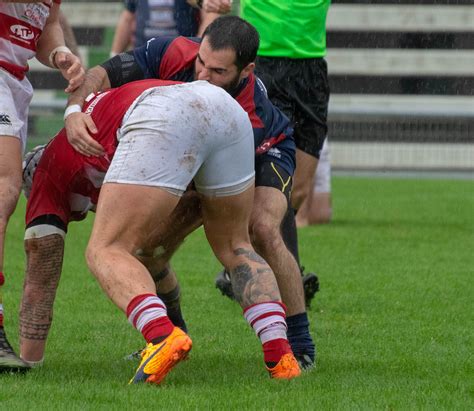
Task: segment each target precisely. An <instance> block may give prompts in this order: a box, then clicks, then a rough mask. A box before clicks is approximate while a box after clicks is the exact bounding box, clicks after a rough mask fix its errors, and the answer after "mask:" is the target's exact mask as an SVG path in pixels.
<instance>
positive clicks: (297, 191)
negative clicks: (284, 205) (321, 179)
mask: <svg viewBox="0 0 474 411" xmlns="http://www.w3.org/2000/svg"><path fill="white" fill-rule="evenodd" d="M309 194H310V185H308V184H295V185H294V186H293V190H292V192H291V206H292V207H293V208H294V209H296V210H298V209H299V208H300V207H301V205H302V204H303V202H304V200H305V199H306V198H307V197H308V196H309Z"/></svg>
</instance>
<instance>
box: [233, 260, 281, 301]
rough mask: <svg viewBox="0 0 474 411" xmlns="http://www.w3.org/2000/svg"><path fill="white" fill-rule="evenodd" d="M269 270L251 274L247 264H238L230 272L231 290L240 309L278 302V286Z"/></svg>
mask: <svg viewBox="0 0 474 411" xmlns="http://www.w3.org/2000/svg"><path fill="white" fill-rule="evenodd" d="M269 273H272V271H271V270H270V269H263V271H262V272H261V273H260V275H259V273H258V271H257V273H253V272H252V268H251V267H250V266H249V265H248V264H245V263H244V264H240V265H238V266H237V267H235V268H234V269H232V270H230V278H231V282H232V289H233V291H234V295H235V298H236V300H237V302H238V303H239V304H240V305H241V306H242V307H248V306H249V305H252V304H257V303H261V302H265V301H278V300H279V299H280V294H279V291H278V286H277V284H276V281H275V279H274V277H273V273H272V274H271V276H269V275H268V274H269Z"/></svg>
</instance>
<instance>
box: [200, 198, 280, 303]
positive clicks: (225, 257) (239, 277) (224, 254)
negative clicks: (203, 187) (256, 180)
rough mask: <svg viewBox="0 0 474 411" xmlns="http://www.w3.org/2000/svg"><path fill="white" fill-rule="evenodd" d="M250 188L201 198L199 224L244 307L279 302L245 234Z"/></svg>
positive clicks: (265, 266)
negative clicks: (242, 191) (201, 220)
mask: <svg viewBox="0 0 474 411" xmlns="http://www.w3.org/2000/svg"><path fill="white" fill-rule="evenodd" d="M252 203H253V189H251V190H247V191H245V192H244V193H242V194H239V195H235V196H229V197H217V198H207V197H203V200H202V204H203V224H204V229H205V231H206V236H207V239H208V240H209V244H210V245H211V247H212V249H213V251H214V254H215V255H216V257H217V258H218V259H219V261H220V262H221V263H222V264H223V265H224V266H225V267H227V268H228V269H229V272H230V275H231V281H232V288H233V290H234V293H235V296H236V299H237V301H238V302H239V304H240V305H241V306H242V307H243V308H245V307H248V306H250V305H252V304H257V303H262V302H266V301H281V299H280V293H279V291H278V285H277V282H276V280H275V276H274V274H273V272H272V270H271V268H270V267H269V265H268V264H267V263H266V262H265V260H264V259H263V258H261V257H260V256H259V255H258V254H257V253H256V252H255V251H254V249H253V247H252V245H251V243H250V238H249V234H248V228H247V227H248V224H249V220H250V212H251V207H249V204H252Z"/></svg>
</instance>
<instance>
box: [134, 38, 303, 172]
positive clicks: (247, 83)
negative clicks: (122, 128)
mask: <svg viewBox="0 0 474 411" xmlns="http://www.w3.org/2000/svg"><path fill="white" fill-rule="evenodd" d="M200 42H201V39H199V38H192V37H161V38H155V39H152V40H150V41H148V42H147V44H146V45H144V46H142V47H138V48H136V49H135V50H134V51H133V54H134V56H135V61H136V63H137V64H138V65H139V66H140V68H141V70H142V72H143V76H144V78H160V79H164V80H175V81H183V82H190V81H194V63H195V60H196V58H197V54H198V51H199V46H200ZM233 97H234V98H235V99H236V100H237V102H238V103H239V104H240V105H241V106H242V108H243V109H244V110H245V111H246V112H247V113H248V115H249V118H250V121H251V123H252V127H253V131H254V137H255V153H256V155H257V156H259V155H261V154H265V153H267V152H268V151H269V150H270V148H272V147H274V146H277V145H278V148H279V149H280V150H285V151H291V152H292V154H293V156H294V151H295V144H294V140H293V128H292V127H291V125H290V121H289V120H288V117H286V116H285V114H283V113H282V112H281V111H280V110H279V109H278V108H277V107H275V106H274V105H273V104H272V103H271V102H270V100H269V99H268V97H267V93H266V90H265V87H264V85H263V83H262V82H261V81H260V80H259V79H258V78H257V77H256V76H255V75H254V74H253V73H252V74H250V76H249V77H247V78H246V79H244V80H242V82H241V84H239V86H238V88H237V90H236V91H235V92H234V93H233ZM282 166H283V167H284V168H285V169H286V171H287V172H288V173H289V174H290V175H292V174H293V171H294V167H295V164H294V162H293V164H290V163H289V161H286V162H284V163H283V164H282Z"/></svg>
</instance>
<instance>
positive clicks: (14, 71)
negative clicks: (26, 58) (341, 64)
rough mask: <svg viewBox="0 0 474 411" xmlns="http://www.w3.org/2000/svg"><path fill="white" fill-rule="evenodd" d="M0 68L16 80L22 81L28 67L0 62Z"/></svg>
mask: <svg viewBox="0 0 474 411" xmlns="http://www.w3.org/2000/svg"><path fill="white" fill-rule="evenodd" d="M0 67H1V68H3V69H4V70H6V71H8V72H9V73H10V74H11V75H12V76H14V77H16V78H17V79H18V80H23V79H24V78H25V74H26V72H27V71H28V65H27V66H26V67H22V66H17V65H16V64H12V63H9V62H8V61H3V60H0Z"/></svg>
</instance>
